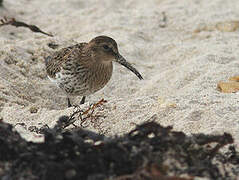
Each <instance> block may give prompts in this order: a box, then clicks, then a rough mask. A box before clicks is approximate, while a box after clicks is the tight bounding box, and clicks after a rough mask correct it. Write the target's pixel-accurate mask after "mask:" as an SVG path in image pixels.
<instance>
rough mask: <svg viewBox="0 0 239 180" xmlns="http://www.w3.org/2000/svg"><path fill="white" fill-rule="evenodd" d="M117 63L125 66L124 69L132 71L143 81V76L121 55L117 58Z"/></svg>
mask: <svg viewBox="0 0 239 180" xmlns="http://www.w3.org/2000/svg"><path fill="white" fill-rule="evenodd" d="M116 62H117V63H119V64H121V65H123V66H124V67H126V68H127V69H129V70H130V71H132V72H133V73H134V74H135V75H136V76H137V77H138V78H139V79H140V80H141V79H143V77H142V76H141V74H140V73H139V72H138V71H137V69H135V68H134V67H133V66H132V65H131V64H130V63H128V62H127V61H126V59H125V58H124V57H123V56H121V55H120V54H118V55H117V57H116Z"/></svg>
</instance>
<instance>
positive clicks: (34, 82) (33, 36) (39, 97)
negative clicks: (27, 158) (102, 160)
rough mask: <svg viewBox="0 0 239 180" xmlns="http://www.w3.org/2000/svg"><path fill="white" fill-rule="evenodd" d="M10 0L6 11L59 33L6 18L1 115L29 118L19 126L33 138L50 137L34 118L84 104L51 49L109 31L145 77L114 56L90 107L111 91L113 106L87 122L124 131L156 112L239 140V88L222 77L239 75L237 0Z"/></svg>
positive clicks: (177, 125) (187, 128)
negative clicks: (56, 67) (55, 67)
mask: <svg viewBox="0 0 239 180" xmlns="http://www.w3.org/2000/svg"><path fill="white" fill-rule="evenodd" d="M3 5H4V6H3V7H1V8H0V17H3V16H6V17H9V18H13V17H14V18H15V19H17V20H19V21H23V22H26V23H28V24H34V25H37V26H38V27H39V28H41V29H42V30H43V31H45V32H48V33H51V34H53V35H54V37H48V36H45V35H43V34H40V33H33V32H31V31H30V30H29V29H26V28H21V27H19V28H16V27H13V26H2V27H0V59H1V61H0V63H1V65H0V81H1V83H0V110H1V111H0V117H1V119H3V121H5V122H8V123H11V124H13V125H15V124H17V123H25V124H26V125H27V127H26V128H23V127H22V126H19V125H17V126H16V129H17V130H18V131H19V132H20V133H21V135H22V136H23V137H25V138H26V139H27V140H30V141H42V140H43V137H41V136H37V135H36V133H34V132H30V131H29V130H28V127H29V126H37V127H39V126H42V125H45V124H47V125H48V126H49V127H53V126H54V125H55V123H56V121H57V120H58V119H59V117H60V116H62V115H70V114H71V113H72V112H73V110H74V108H67V102H66V96H65V95H64V94H63V93H62V92H61V90H60V89H58V88H57V87H56V86H55V85H54V84H52V83H51V82H50V81H49V79H48V78H47V75H46V71H45V66H44V57H46V56H48V55H51V54H52V53H53V52H54V51H57V50H59V49H61V48H63V47H67V46H70V45H73V44H76V43H79V42H88V41H90V40H91V39H92V38H94V37H96V36H99V35H107V36H110V37H112V38H114V39H115V40H116V41H117V43H118V46H119V47H118V48H119V51H120V53H121V54H122V55H123V56H124V57H125V58H126V59H127V60H128V61H129V62H130V63H132V64H133V65H134V66H135V67H136V68H137V69H138V70H139V72H140V73H141V74H142V76H143V77H144V80H142V81H140V80H138V79H137V77H136V76H135V75H134V74H132V73H131V72H130V71H128V70H127V69H126V68H124V67H122V66H120V65H118V64H114V71H113V76H112V78H111V80H110V82H109V83H108V84H107V85H106V87H104V88H103V89H102V90H100V91H98V92H97V93H95V94H93V95H91V96H88V97H87V99H86V106H87V105H89V104H91V103H96V102H98V101H99V100H100V99H102V98H104V99H105V100H107V103H105V104H104V105H103V106H102V107H101V108H100V109H98V110H97V111H100V113H101V114H103V115H104V117H103V118H101V119H100V124H99V126H97V128H96V127H94V126H92V125H90V126H88V127H87V129H90V130H93V131H95V132H99V133H101V134H104V135H106V136H112V135H121V134H123V133H126V132H129V131H130V130H131V129H133V128H134V127H135V125H136V124H141V123H142V122H145V121H148V120H150V118H152V117H153V116H154V117H155V116H156V117H157V121H158V122H159V123H160V124H161V125H165V126H166V125H171V126H173V128H174V130H177V131H183V132H184V133H187V134H194V133H206V134H223V133H224V132H228V133H231V134H232V135H233V137H234V139H235V143H236V144H237V145H239V120H238V117H239V96H238V93H222V92H220V91H219V90H218V89H217V84H218V83H219V82H220V81H228V79H229V78H230V77H232V76H236V75H239V72H238V69H239V63H238V58H239V51H238V47H239V33H238V32H239V3H238V1H237V0H231V1H223V0H214V1H210V2H209V1H207V0H200V1H199V0H193V1H190V0H180V1H178V0H148V1H144V0H137V1H134V0H127V1H126V0H122V1H114V0H113V1H107V0H101V1H96V0H89V1H79V0H62V1H57V0H49V1H37V0H33V1H30V0H19V1H17V2H16V1H14V0H6V1H4V2H3ZM49 44H58V45H59V46H58V47H57V48H56V49H52V48H51V47H49ZM80 100H81V97H77V98H76V99H75V102H74V103H75V104H79V102H80ZM76 124H77V123H76ZM78 124H79V123H78Z"/></svg>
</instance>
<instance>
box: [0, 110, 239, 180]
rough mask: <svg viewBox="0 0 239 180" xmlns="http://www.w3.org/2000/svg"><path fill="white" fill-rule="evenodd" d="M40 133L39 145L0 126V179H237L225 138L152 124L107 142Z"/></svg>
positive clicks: (237, 158) (236, 157)
mask: <svg viewBox="0 0 239 180" xmlns="http://www.w3.org/2000/svg"><path fill="white" fill-rule="evenodd" d="M88 112H89V111H88ZM88 112H86V113H88ZM153 119H155V117H154V118H153ZM151 120H152V119H151ZM44 134H45V142H43V143H32V142H26V141H25V140H24V139H22V138H21V137H20V135H19V134H18V133H17V132H15V131H14V130H13V129H12V126H11V125H9V124H6V123H3V122H0V144H1V148H0V169H1V171H2V172H3V173H1V174H0V179H1V178H3V179H4V178H5V179H11V180H15V179H25V180H30V179H31V180H33V179H41V180H47V179H58V180H65V179H71V180H78V179H86V180H101V179H102V180H103V179H104V180H105V179H111V180H126V179H127V180H133V179H137V180H148V179H152V180H156V179H160V180H191V179H194V178H195V177H204V178H207V179H212V180H215V179H217V180H235V179H236V178H237V177H238V176H239V152H238V151H237V149H236V148H235V146H234V145H230V146H229V147H228V146H226V145H227V144H231V143H232V142H233V139H232V137H231V135H230V134H224V135H205V134H195V135H192V136H187V135H185V134H184V133H183V132H177V131H173V130H172V127H162V126H161V125H159V124H157V123H156V122H152V121H149V122H146V123H144V124H142V125H138V126H137V127H136V128H135V129H134V130H132V131H131V132H129V133H128V134H125V135H123V136H120V137H114V138H110V139H109V138H106V137H104V136H102V135H101V136H100V135H98V134H96V133H93V132H90V131H86V130H84V129H82V128H78V129H75V130H67V129H62V128H59V129H57V128H53V129H50V128H49V129H46V131H45V132H44ZM215 147H216V148H215ZM222 148H223V151H221V149H222Z"/></svg>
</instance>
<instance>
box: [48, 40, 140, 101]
mask: <svg viewBox="0 0 239 180" xmlns="http://www.w3.org/2000/svg"><path fill="white" fill-rule="evenodd" d="M112 61H116V62H118V63H120V64H122V65H123V66H125V67H127V68H128V69H130V70H131V71H132V72H134V73H135V74H136V75H137V76H138V78H139V79H143V78H142V76H141V75H140V73H139V72H138V71H137V70H136V69H135V68H134V67H132V66H131V64H129V63H128V62H126V60H125V59H124V58H123V57H122V56H121V55H120V54H119V52H118V47H117V43H116V42H115V40H113V39H112V38H110V37H107V36H98V37H96V38H94V39H92V40H91V41H90V42H89V43H79V44H76V45H73V46H70V47H67V48H63V49H61V50H59V51H58V52H55V53H54V54H53V55H52V56H48V57H47V58H46V60H45V64H46V72H47V75H48V77H49V79H50V80H51V81H53V82H54V83H56V85H57V86H58V87H59V88H61V89H62V90H63V91H64V92H65V93H66V95H67V96H68V106H70V100H69V97H70V96H84V97H83V99H82V103H84V99H85V96H87V95H90V94H93V93H94V92H96V91H98V90H100V89H102V88H103V87H104V86H105V85H106V84H107V82H108V81H109V80H110V78H111V76H112V70H113V64H112Z"/></svg>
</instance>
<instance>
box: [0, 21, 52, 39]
mask: <svg viewBox="0 0 239 180" xmlns="http://www.w3.org/2000/svg"><path fill="white" fill-rule="evenodd" d="M5 25H12V26H15V27H26V28H28V29H30V30H31V31H33V32H36V33H42V34H45V35H47V36H50V37H53V35H52V34H49V33H46V32H44V31H42V30H41V29H40V28H38V27H37V26H35V25H28V24H26V23H24V22H21V21H16V20H15V18H10V19H7V17H3V19H0V27H1V26H5Z"/></svg>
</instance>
